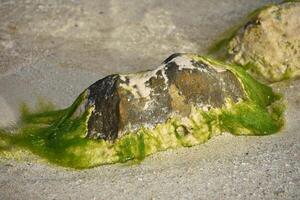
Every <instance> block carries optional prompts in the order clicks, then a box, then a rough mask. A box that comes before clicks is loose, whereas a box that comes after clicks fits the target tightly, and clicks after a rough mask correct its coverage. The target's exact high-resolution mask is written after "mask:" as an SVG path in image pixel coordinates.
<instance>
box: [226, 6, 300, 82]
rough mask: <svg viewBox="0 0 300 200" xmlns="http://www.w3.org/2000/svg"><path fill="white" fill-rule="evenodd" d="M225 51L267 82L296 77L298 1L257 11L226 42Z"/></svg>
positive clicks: (299, 30) (299, 42)
mask: <svg viewBox="0 0 300 200" xmlns="http://www.w3.org/2000/svg"><path fill="white" fill-rule="evenodd" d="M229 53H230V54H231V55H232V56H233V61H234V62H237V63H239V64H241V65H248V66H250V71H252V72H253V73H254V74H257V75H258V77H259V76H261V77H262V78H264V79H265V80H267V81H270V82H274V81H280V80H282V79H286V78H292V77H297V76H299V75H300V2H287V3H282V4H278V5H273V6H269V7H267V8H265V9H263V10H261V11H260V12H259V13H258V14H257V16H256V17H255V18H254V19H252V20H251V21H250V22H248V23H247V24H246V25H245V27H244V28H243V29H242V30H241V31H240V33H239V34H238V35H237V36H236V37H235V38H233V40H232V41H231V42H230V44H229ZM251 65H253V66H251Z"/></svg>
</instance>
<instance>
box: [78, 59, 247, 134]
mask: <svg viewBox="0 0 300 200" xmlns="http://www.w3.org/2000/svg"><path fill="white" fill-rule="evenodd" d="M87 93H88V95H87V101H85V102H84V104H85V107H86V108H91V107H92V110H93V111H92V112H91V115H90V117H89V119H88V132H87V137H88V138H94V139H104V140H115V139H117V138H119V137H121V136H123V135H124V134H126V133H127V132H135V131H137V130H138V129H140V128H141V127H146V128H154V127H155V126H156V125H157V124H159V123H163V122H165V121H166V120H167V119H168V118H170V117H171V116H174V115H180V116H181V117H187V116H189V114H190V112H191V108H192V106H196V107H200V108H204V107H205V108H206V109H210V108H221V107H222V106H223V105H224V104H225V101H226V99H228V98H229V99H230V100H232V102H238V101H239V100H240V99H243V98H244V97H245V93H244V91H243V88H242V86H241V84H240V82H239V81H238V79H237V78H236V76H235V75H234V74H233V73H232V72H230V71H229V70H224V69H221V70H220V69H217V68H213V67H211V66H208V64H206V63H204V62H201V61H195V60H193V59H192V58H191V56H190V55H188V54H174V55H172V56H170V57H169V58H168V59H166V60H165V61H164V62H163V63H162V64H161V65H160V66H159V67H158V68H157V69H154V70H149V71H145V72H138V73H134V74H115V75H110V76H107V77H105V78H103V79H101V80H99V81H97V82H96V83H94V84H93V85H91V86H90V87H89V88H88V89H87Z"/></svg>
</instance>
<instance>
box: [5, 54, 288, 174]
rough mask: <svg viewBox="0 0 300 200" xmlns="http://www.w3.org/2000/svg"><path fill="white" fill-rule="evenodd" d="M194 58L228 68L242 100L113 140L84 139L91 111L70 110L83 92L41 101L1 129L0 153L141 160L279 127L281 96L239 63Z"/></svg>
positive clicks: (66, 159)
mask: <svg viewBox="0 0 300 200" xmlns="http://www.w3.org/2000/svg"><path fill="white" fill-rule="evenodd" d="M190 57H191V58H193V59H194V60H195V61H198V62H204V63H206V64H207V65H209V66H211V67H214V68H220V69H228V70H230V71H231V72H233V73H234V74H235V75H236V76H237V77H238V79H239V80H240V82H241V84H242V85H243V87H244V89H245V91H246V94H247V99H244V100H241V101H240V102H239V103H233V102H231V101H230V100H229V99H228V100H227V103H226V104H225V105H224V106H223V107H222V108H212V109H210V110H209V111H204V110H202V109H201V108H197V107H193V109H192V112H191V114H190V116H189V117H188V118H186V119H182V118H181V117H180V116H177V117H176V116H174V117H173V118H171V119H168V120H167V121H166V122H165V123H162V124H158V125H157V126H156V127H155V128H153V129H149V128H146V127H141V128H140V130H139V131H137V132H131V133H127V134H125V135H124V136H123V137H121V138H119V139H117V140H116V141H114V142H108V141H104V140H91V139H87V138H85V134H86V130H87V125H86V121H87V119H88V117H89V115H90V111H89V110H87V111H86V112H85V113H83V114H81V115H79V116H77V117H76V115H74V113H75V112H76V109H77V108H78V106H80V104H81V103H82V102H83V101H84V100H85V98H86V94H85V93H82V94H81V95H80V96H79V97H78V98H77V99H76V101H75V102H74V103H73V104H72V105H71V106H70V107H69V108H67V109H63V110H56V111H55V110H53V108H52V107H49V106H44V108H43V109H40V110H39V111H38V112H34V113H31V112H29V110H28V109H27V108H26V107H23V109H22V120H21V123H20V127H19V128H18V129H16V130H15V134H11V133H10V132H8V131H5V130H1V131H0V155H2V156H5V155H7V154H5V152H10V151H12V149H14V148H21V149H25V150H28V151H30V152H32V153H33V154H36V155H38V156H40V157H42V158H44V159H45V160H47V161H49V162H51V163H55V164H57V165H61V166H65V167H71V168H78V169H81V168H89V167H94V166H97V165H101V164H109V163H116V162H126V161H128V160H133V159H135V160H143V159H144V158H145V157H146V156H148V155H150V154H153V153H155V152H158V151H163V150H166V149H170V148H176V147H189V146H194V145H197V144H201V143H204V142H206V141H207V140H208V139H210V138H211V137H212V136H214V135H219V134H221V133H222V132H224V131H227V132H230V133H232V134H234V135H268V134H273V133H275V132H278V131H279V130H280V128H281V127H282V126H283V111H284V106H283V104H282V103H281V97H280V96H279V95H277V94H275V93H274V92H273V91H272V89H271V88H270V87H268V86H265V85H263V84H261V83H259V82H258V81H256V80H255V79H253V78H252V77H251V76H249V75H248V74H247V73H246V72H245V71H244V70H243V69H242V68H240V67H238V66H235V65H228V64H225V63H222V62H218V61H215V60H213V59H210V58H207V57H202V56H197V55H190Z"/></svg>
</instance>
